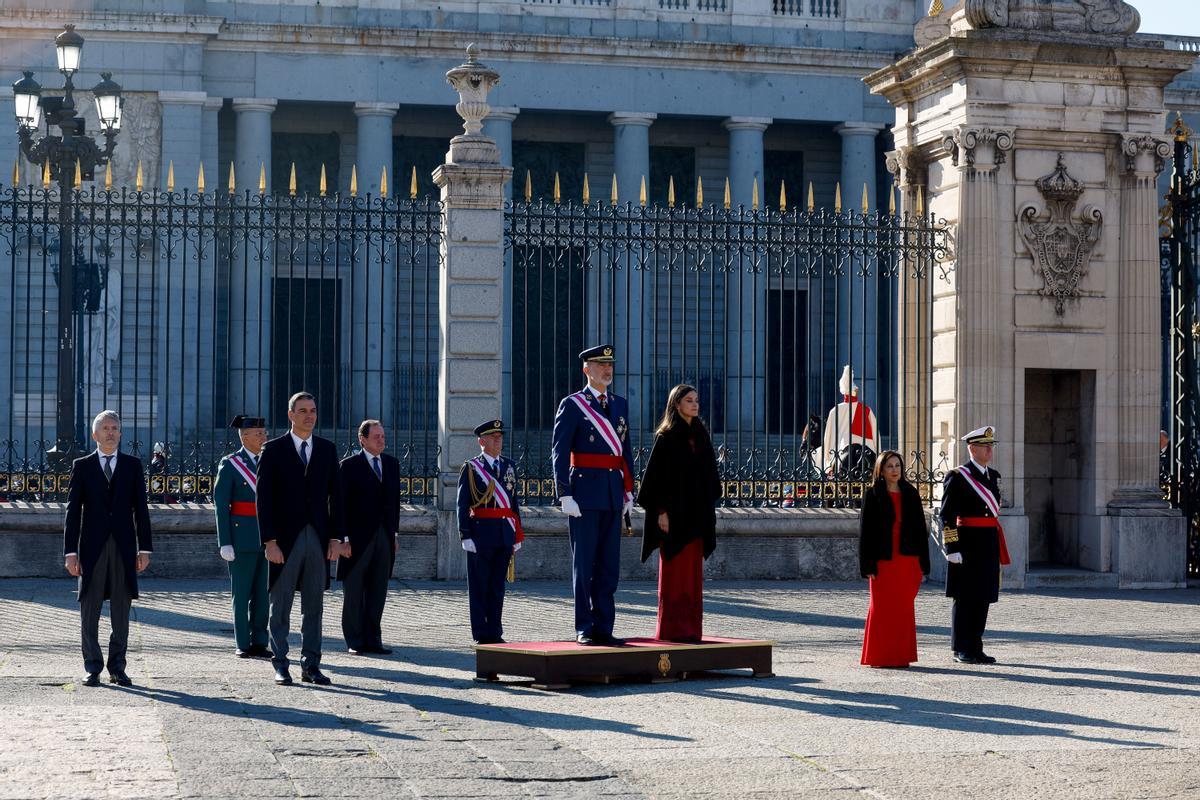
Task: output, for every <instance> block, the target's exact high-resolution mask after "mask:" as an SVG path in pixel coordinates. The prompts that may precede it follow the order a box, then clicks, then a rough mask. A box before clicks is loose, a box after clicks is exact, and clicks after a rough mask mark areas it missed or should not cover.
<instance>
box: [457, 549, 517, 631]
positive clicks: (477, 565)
mask: <svg viewBox="0 0 1200 800" xmlns="http://www.w3.org/2000/svg"><path fill="white" fill-rule="evenodd" d="M475 546H476V548H477V551H476V552H474V553H467V603H468V605H469V607H470V610H471V638H472V639H474V640H475V641H477V642H490V641H494V640H496V639H499V638H501V637H503V636H504V624H503V623H502V622H501V618H502V617H503V616H504V580H505V578H506V577H507V575H508V562H509V560H510V559H511V558H512V551H513V549H512V545H501V546H499V547H497V546H489V545H480V544H479V543H478V542H476V545H475Z"/></svg>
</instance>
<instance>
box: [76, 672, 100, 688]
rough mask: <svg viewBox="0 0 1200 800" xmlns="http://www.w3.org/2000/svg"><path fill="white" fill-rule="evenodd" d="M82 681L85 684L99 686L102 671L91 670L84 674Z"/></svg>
mask: <svg viewBox="0 0 1200 800" xmlns="http://www.w3.org/2000/svg"><path fill="white" fill-rule="evenodd" d="M80 683H82V684H83V685H84V686H99V685H100V673H99V672H89V673H88V674H87V675H84V676H83V680H81V681H80Z"/></svg>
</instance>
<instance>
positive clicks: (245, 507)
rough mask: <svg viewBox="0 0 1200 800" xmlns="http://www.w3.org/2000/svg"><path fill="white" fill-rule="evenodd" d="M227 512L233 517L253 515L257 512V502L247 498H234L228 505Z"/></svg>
mask: <svg viewBox="0 0 1200 800" xmlns="http://www.w3.org/2000/svg"><path fill="white" fill-rule="evenodd" d="M229 513H230V514H233V515H234V516H235V517H253V516H255V515H257V514H258V504H257V503H252V502H250V501H249V500H234V501H233V502H232V503H231V504H230V505H229Z"/></svg>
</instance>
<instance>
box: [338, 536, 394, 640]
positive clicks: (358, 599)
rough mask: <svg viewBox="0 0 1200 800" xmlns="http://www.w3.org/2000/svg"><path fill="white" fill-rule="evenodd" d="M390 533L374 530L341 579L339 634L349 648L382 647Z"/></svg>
mask: <svg viewBox="0 0 1200 800" xmlns="http://www.w3.org/2000/svg"><path fill="white" fill-rule="evenodd" d="M391 538H392V537H391V534H389V533H388V532H387V531H385V530H384V529H383V528H379V529H378V530H377V531H375V535H374V536H372V537H371V540H370V542H369V543H368V544H367V546H366V547H365V548H364V550H363V552H361V553H356V555H357V556H358V560H357V561H355V563H354V569H352V570H350V574H349V575H347V576H346V579H345V580H344V581H343V582H342V636H344V637H345V639H346V646H347V647H349V648H351V649H352V650H362V649H363V648H364V647H383V631H382V625H383V604H384V603H385V602H386V601H387V591H388V581H389V580H391V577H392V542H391Z"/></svg>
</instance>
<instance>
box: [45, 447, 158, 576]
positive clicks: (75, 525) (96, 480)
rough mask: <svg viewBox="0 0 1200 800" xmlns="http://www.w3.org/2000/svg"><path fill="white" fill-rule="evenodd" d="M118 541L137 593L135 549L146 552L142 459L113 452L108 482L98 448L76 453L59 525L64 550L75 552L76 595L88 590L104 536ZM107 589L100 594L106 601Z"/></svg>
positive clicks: (147, 521) (147, 534) (147, 526)
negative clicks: (64, 513) (113, 464)
mask: <svg viewBox="0 0 1200 800" xmlns="http://www.w3.org/2000/svg"><path fill="white" fill-rule="evenodd" d="M110 536H111V537H112V538H113V540H114V541H115V542H116V544H117V551H118V552H119V553H120V555H121V562H122V563H123V564H124V566H125V585H126V586H127V587H128V589H129V596H130V597H134V598H136V597H137V596H138V589H137V554H138V551H139V550H145V551H147V552H150V551H151V550H153V549H154V548H153V547H152V546H151V542H150V512H149V510H148V508H147V506H146V475H145V473H144V472H143V470H142V461H141V459H139V458H137V457H135V456H131V455H126V454H125V453H118V454H117V461H116V467H115V468H114V469H113V477H112V481H111V482H109V480H108V479H107V478H105V477H104V469H103V467H101V466H100V456H99V455H97V454H96V453H92V454H91V455H88V456H84V457H83V458H78V459H76V460H75V462H74V463H73V464H72V465H71V488H70V489H69V490H68V492H67V516H66V520H65V522H64V524H63V555H66V554H68V553H76V554H77V555H78V557H79V568H80V576H79V597H80V598H82V597H83V593H84V592H85V591H86V590H87V586H88V583H89V580H90V578H91V574H92V572H93V571H94V569H95V566H96V562H97V561H99V559H100V554H101V553H102V552H104V544H105V542H107V541H108V537H110ZM109 594H110V593H109V592H105V595H104V599H106V600H108V599H110V597H109Z"/></svg>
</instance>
